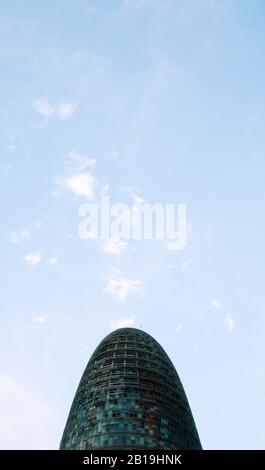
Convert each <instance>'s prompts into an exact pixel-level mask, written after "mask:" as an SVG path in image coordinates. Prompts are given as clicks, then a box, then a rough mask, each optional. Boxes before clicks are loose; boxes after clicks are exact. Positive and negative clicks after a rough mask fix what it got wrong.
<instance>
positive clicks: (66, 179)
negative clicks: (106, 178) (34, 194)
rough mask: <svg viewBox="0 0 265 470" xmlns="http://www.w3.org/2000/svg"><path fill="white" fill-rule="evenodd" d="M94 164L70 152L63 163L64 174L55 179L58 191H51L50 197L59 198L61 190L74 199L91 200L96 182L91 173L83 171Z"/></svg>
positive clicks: (74, 152) (84, 156)
mask: <svg viewBox="0 0 265 470" xmlns="http://www.w3.org/2000/svg"><path fill="white" fill-rule="evenodd" d="M94 164H95V159H91V158H89V157H87V156H86V155H81V154H80V153H79V152H77V151H72V152H70V153H69V156H68V158H67V160H66V163H65V170H64V174H63V175H62V176H60V177H59V178H55V181H56V183H57V186H58V188H59V190H56V191H52V195H53V196H59V195H60V192H61V190H62V189H63V190H65V189H67V190H68V191H71V192H72V194H74V195H75V196H76V197H85V198H86V199H88V200H91V199H93V198H94V195H95V186H96V180H95V178H94V176H93V175H92V174H91V173H89V172H88V171H84V170H85V169H86V168H87V167H88V166H93V165H94Z"/></svg>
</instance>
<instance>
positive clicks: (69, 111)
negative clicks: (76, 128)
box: [56, 102, 76, 121]
mask: <svg viewBox="0 0 265 470" xmlns="http://www.w3.org/2000/svg"><path fill="white" fill-rule="evenodd" d="M75 108H76V106H75V104H73V103H64V102H63V103H61V104H59V106H58V107H57V109H56V114H57V116H58V118H59V119H61V120H62V121H65V120H66V119H70V117H72V115H73V114H74V112H75Z"/></svg>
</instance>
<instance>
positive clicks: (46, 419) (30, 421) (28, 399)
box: [0, 375, 55, 450]
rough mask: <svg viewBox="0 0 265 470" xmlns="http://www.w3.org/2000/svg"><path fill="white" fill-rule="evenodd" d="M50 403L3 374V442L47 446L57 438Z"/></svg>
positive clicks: (0, 389)
mask: <svg viewBox="0 0 265 470" xmlns="http://www.w3.org/2000/svg"><path fill="white" fill-rule="evenodd" d="M54 421H55V420H54V416H53V409H52V407H51V404H50V403H49V402H48V401H46V400H43V399H42V398H39V397H38V396H36V394H35V393H33V392H32V391H31V390H29V389H28V387H25V386H24V385H21V384H19V383H18V382H17V381H15V380H14V379H13V378H11V377H8V376H6V375H0V446H1V449H3V450H14V449H21V450H25V449H29V450H33V449H47V448H51V447H52V445H54V443H53V442H52V441H54V440H55V435H54V426H55V422H54Z"/></svg>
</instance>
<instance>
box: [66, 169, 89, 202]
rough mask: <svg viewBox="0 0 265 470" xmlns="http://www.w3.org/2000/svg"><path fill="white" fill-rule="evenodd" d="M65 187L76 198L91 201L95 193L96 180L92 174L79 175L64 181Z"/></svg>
mask: <svg viewBox="0 0 265 470" xmlns="http://www.w3.org/2000/svg"><path fill="white" fill-rule="evenodd" d="M63 184H64V186H65V187H66V188H67V189H69V190H70V191H71V192H72V193H73V194H75V195H76V196H78V197H80V196H84V197H85V198H86V199H88V200H91V199H93V197H94V192H95V178H94V176H92V175H91V174H90V173H79V174H77V175H73V176H70V177H69V178H65V179H64V180H63Z"/></svg>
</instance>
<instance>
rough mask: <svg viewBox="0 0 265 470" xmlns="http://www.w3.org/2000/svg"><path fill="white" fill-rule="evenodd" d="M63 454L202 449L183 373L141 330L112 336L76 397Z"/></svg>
mask: <svg viewBox="0 0 265 470" xmlns="http://www.w3.org/2000/svg"><path fill="white" fill-rule="evenodd" d="M60 449H84V450H85V449H116V450H123V449H124V450H128V449H139V450H140V449H144V450H146V449H163V450H170V449H172V450H177V449H181V450H185V449H201V443H200V439H199V436H198V433H197V430H196V426H195V422H194V419H193V416H192V413H191V410H190V407H189V403H188V400H187V397H186V394H185V392H184V389H183V386H182V384H181V381H180V379H179V377H178V374H177V372H176V370H175V368H174V366H173V364H172V362H171V361H170V359H169V357H168V356H167V354H166V353H165V351H164V350H163V348H162V347H161V346H160V344H159V343H158V342H157V341H156V340H155V339H154V338H152V337H151V336H150V335H149V334H147V333H145V332H143V331H141V330H138V329H135V328H121V329H118V330H116V331H114V332H112V333H110V334H109V335H108V336H106V337H105V338H104V339H103V340H102V341H101V343H100V344H99V346H98V347H97V348H96V350H95V352H94V353H93V355H92V356H91V358H90V360H89V362H88V365H87V367H86V369H85V371H84V373H83V376H82V378H81V381H80V383H79V386H78V389H77V392H76V394H75V397H74V400H73V404H72V407H71V409H70V413H69V416H68V419H67V423H66V426H65V429H64V433H63V437H62V441H61V445H60Z"/></svg>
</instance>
